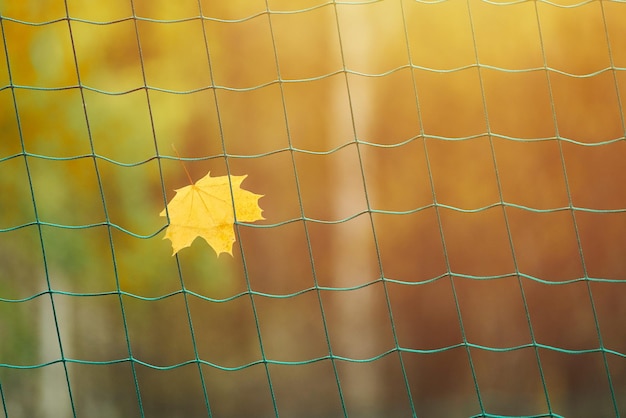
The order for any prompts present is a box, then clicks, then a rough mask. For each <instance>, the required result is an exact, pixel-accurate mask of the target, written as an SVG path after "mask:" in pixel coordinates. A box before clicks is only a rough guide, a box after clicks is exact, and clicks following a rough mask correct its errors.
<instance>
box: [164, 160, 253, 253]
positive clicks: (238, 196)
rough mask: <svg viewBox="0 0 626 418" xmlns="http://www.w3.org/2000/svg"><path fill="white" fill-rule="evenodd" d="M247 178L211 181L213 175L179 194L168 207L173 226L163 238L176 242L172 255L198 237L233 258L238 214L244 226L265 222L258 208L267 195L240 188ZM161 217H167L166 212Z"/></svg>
mask: <svg viewBox="0 0 626 418" xmlns="http://www.w3.org/2000/svg"><path fill="white" fill-rule="evenodd" d="M246 177H248V176H221V177H211V173H210V172H209V173H207V175H206V176H204V177H202V178H201V179H200V180H198V181H197V182H196V183H195V184H191V185H189V186H185V187H183V188H180V189H177V190H176V195H175V196H174V198H173V199H172V200H171V201H170V203H168V205H167V213H168V214H169V220H170V223H169V225H168V227H167V231H166V233H165V237H164V238H163V239H169V240H170V241H172V249H173V250H174V252H173V254H172V255H174V254H176V253H177V252H178V251H180V250H181V249H183V248H185V247H189V246H190V245H191V243H192V242H193V241H194V240H195V239H196V238H197V237H202V238H204V239H205V240H206V242H208V243H209V245H210V246H211V247H213V249H214V250H215V252H216V253H217V255H218V256H219V255H220V254H221V253H228V254H230V255H231V256H232V255H233V253H232V248H233V243H234V242H235V230H234V226H233V225H234V223H235V212H236V215H237V221H241V222H254V221H257V220H259V219H264V218H263V216H262V215H261V213H262V209H261V208H260V207H259V204H258V200H259V199H260V198H261V197H263V195H258V194H254V193H252V192H249V191H247V190H244V189H241V188H240V185H241V182H242V181H243V180H244V179H245V178H246ZM229 178H230V179H229ZM231 185H232V191H233V195H231ZM233 201H234V202H235V211H233ZM160 215H161V216H166V211H165V209H164V210H163V211H162V212H161V213H160Z"/></svg>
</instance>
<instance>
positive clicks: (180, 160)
mask: <svg viewBox="0 0 626 418" xmlns="http://www.w3.org/2000/svg"><path fill="white" fill-rule="evenodd" d="M172 149H173V150H174V152H175V153H176V157H178V161H179V162H180V165H182V166H183V170H185V173H186V174H187V178H188V179H189V184H193V180H192V179H191V175H190V174H189V171H187V167H186V166H185V164H184V163H183V160H182V159H181V158H180V154H179V153H178V150H177V149H176V147H175V146H174V144H172Z"/></svg>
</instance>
